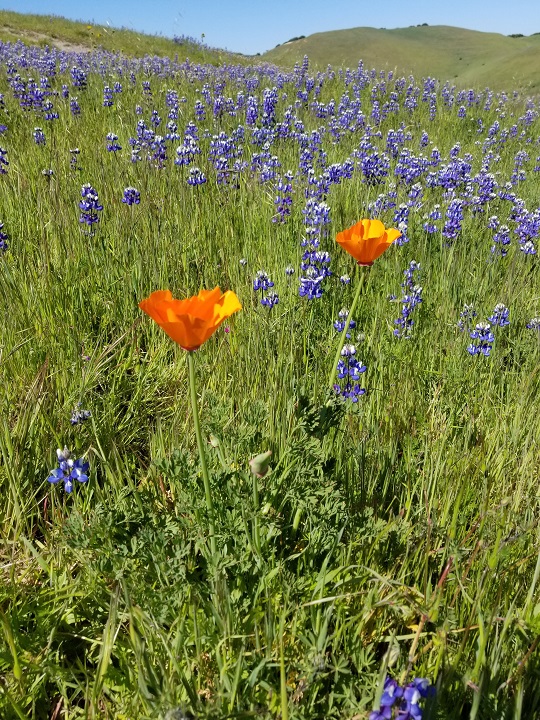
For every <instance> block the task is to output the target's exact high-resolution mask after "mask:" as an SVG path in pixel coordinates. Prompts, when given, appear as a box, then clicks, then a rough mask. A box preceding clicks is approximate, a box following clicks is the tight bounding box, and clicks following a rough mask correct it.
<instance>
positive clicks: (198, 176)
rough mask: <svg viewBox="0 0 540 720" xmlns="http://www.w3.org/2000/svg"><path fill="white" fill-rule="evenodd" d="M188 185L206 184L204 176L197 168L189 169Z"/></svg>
mask: <svg viewBox="0 0 540 720" xmlns="http://www.w3.org/2000/svg"><path fill="white" fill-rule="evenodd" d="M187 182H188V185H193V186H195V185H204V183H205V182H206V175H205V174H204V173H203V171H202V170H201V169H200V168H198V167H192V168H190V169H189V177H188V179H187Z"/></svg>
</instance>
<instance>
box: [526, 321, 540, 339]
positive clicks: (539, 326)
mask: <svg viewBox="0 0 540 720" xmlns="http://www.w3.org/2000/svg"><path fill="white" fill-rule="evenodd" d="M525 327H526V328H527V329H528V330H536V331H537V332H538V333H539V336H540V317H533V318H531V319H530V320H529V322H528V323H527V325H526V326H525Z"/></svg>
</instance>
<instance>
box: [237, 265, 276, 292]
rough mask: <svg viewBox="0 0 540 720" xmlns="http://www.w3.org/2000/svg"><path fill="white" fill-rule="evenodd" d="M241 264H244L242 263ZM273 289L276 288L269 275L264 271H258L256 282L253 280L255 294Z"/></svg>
mask: <svg viewBox="0 0 540 720" xmlns="http://www.w3.org/2000/svg"><path fill="white" fill-rule="evenodd" d="M240 263H241V264H242V261H240ZM272 287H274V283H273V282H272V281H271V280H270V278H269V276H268V273H267V272H265V271H264V270H258V271H257V275H256V276H255V280H253V289H254V290H255V292H258V291H259V290H261V291H262V292H266V291H267V290H269V289H270V288H272Z"/></svg>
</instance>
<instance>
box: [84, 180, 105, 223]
mask: <svg viewBox="0 0 540 720" xmlns="http://www.w3.org/2000/svg"><path fill="white" fill-rule="evenodd" d="M81 195H82V200H81V201H80V202H79V208H80V209H81V214H80V216H79V222H80V223H85V225H88V226H89V228H90V229H92V225H94V224H95V223H98V222H99V215H98V213H100V212H101V211H102V210H103V205H100V204H99V198H98V194H97V192H96V191H95V190H94V188H93V187H92V186H91V185H90V184H89V183H86V184H85V185H83V186H82V189H81Z"/></svg>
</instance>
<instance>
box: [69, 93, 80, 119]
mask: <svg viewBox="0 0 540 720" xmlns="http://www.w3.org/2000/svg"><path fill="white" fill-rule="evenodd" d="M69 109H70V111H71V114H72V115H73V117H77V116H78V115H80V114H81V107H80V105H79V102H78V98H76V97H74V98H71V100H70V101H69Z"/></svg>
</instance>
